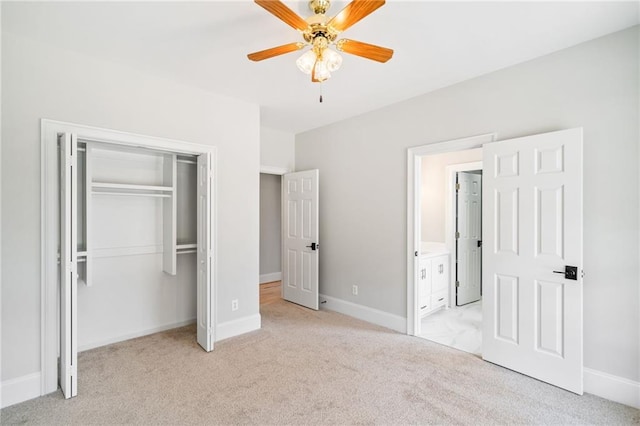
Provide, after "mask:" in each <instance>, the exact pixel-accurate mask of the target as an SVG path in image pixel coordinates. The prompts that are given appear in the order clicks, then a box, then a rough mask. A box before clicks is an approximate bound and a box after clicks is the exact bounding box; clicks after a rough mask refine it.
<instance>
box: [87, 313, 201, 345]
mask: <svg viewBox="0 0 640 426" xmlns="http://www.w3.org/2000/svg"><path fill="white" fill-rule="evenodd" d="M195 322H196V319H195V318H191V319H188V320H184V321H178V322H173V323H170V324H165V325H161V326H159V327H153V328H147V329H145V330H140V331H136V332H135V333H127V334H123V335H121V336H115V337H110V338H108V339H103V340H96V341H94V342H89V343H86V344H84V345H78V352H84V351H88V350H90V349H95V348H99V347H101V346H106V345H110V344H112V343H118V342H124V341H125V340H131V339H135V338H138V337H143V336H148V335H150V334H155V333H160V332H161V331H167V330H171V329H173V328H178V327H184V326H185V325H189V324H195Z"/></svg>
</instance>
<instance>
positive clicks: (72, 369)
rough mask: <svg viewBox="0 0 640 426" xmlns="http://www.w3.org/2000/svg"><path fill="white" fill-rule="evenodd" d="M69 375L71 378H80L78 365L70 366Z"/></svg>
mask: <svg viewBox="0 0 640 426" xmlns="http://www.w3.org/2000/svg"><path fill="white" fill-rule="evenodd" d="M69 375H70V376H71V377H77V376H78V366H77V365H71V366H70V368H69Z"/></svg>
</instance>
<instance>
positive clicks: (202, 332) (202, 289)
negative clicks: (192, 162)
mask: <svg viewBox="0 0 640 426" xmlns="http://www.w3.org/2000/svg"><path fill="white" fill-rule="evenodd" d="M197 179H198V193H197V197H198V215H197V216H198V217H197V221H198V254H197V260H196V262H197V265H198V266H197V268H198V279H197V281H198V282H197V287H198V302H197V303H198V307H197V315H196V317H197V330H198V331H197V334H198V336H197V340H198V344H199V345H200V346H202V348H203V349H204V350H205V351H207V352H209V351H211V350H213V342H214V335H213V321H212V315H211V308H212V306H213V288H212V286H211V281H212V277H211V274H212V263H211V262H212V254H213V250H212V243H213V238H212V231H213V229H212V226H211V212H212V206H211V203H212V198H213V197H212V196H211V191H212V174H211V156H210V155H209V154H200V155H199V156H198V177H197Z"/></svg>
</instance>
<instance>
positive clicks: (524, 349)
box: [482, 129, 583, 394]
mask: <svg viewBox="0 0 640 426" xmlns="http://www.w3.org/2000/svg"><path fill="white" fill-rule="evenodd" d="M483 163H484V166H485V168H484V175H483V180H484V187H483V193H484V197H485V198H484V208H483V221H482V222H483V241H484V252H483V296H484V297H483V337H482V342H483V348H482V355H483V358H484V359H485V360H487V361H490V362H493V363H495V364H499V365H502V366H504V367H507V368H509V369H512V370H515V371H518V372H521V373H523V374H526V375H528V376H531V377H535V378H537V379H539V380H542V381H545V382H548V383H551V384H553V385H555V386H558V387H561V388H564V389H567V390H570V391H572V392H575V393H578V394H582V392H583V371H582V370H583V354H582V347H583V328H582V327H583V325H582V318H583V311H582V306H583V305H582V294H583V293H582V267H583V263H582V262H583V260H582V245H583V239H582V220H583V218H582V193H583V192H582V129H570V130H564V131H559V132H553V133H546V134H541V135H536V136H529V137H523V138H518V139H513V140H508V141H501V142H495V143H489V144H486V145H485V146H484V161H483ZM566 265H570V266H575V267H577V273H576V274H575V276H574V277H573V278H575V279H567V278H566V277H565V275H564V273H563V272H564V268H565V266H566ZM554 271H558V272H560V273H554ZM570 275H571V274H569V278H571V276H570Z"/></svg>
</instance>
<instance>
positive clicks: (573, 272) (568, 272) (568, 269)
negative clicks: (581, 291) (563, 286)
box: [553, 265, 578, 281]
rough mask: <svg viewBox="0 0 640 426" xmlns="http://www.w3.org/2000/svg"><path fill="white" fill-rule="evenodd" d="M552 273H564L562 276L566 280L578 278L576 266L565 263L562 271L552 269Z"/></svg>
mask: <svg viewBox="0 0 640 426" xmlns="http://www.w3.org/2000/svg"><path fill="white" fill-rule="evenodd" d="M553 273H554V274H564V278H565V279H567V280H574V281H577V280H578V267H577V266H569V265H566V266H565V267H564V271H553Z"/></svg>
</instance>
